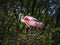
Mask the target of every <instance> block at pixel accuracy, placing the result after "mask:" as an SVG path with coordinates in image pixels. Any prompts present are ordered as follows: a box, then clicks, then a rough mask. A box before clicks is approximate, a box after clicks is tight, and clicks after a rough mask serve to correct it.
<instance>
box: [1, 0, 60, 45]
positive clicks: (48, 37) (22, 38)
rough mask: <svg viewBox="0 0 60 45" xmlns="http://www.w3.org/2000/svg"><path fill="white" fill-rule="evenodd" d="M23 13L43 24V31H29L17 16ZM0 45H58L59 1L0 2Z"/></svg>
mask: <svg viewBox="0 0 60 45" xmlns="http://www.w3.org/2000/svg"><path fill="white" fill-rule="evenodd" d="M19 13H23V14H25V15H30V16H33V17H35V18H37V19H38V20H39V21H41V22H43V23H44V25H45V26H44V29H43V30H40V32H39V33H38V31H37V30H36V29H32V30H31V31H32V34H30V31H29V30H30V29H29V28H28V27H27V26H26V25H25V24H24V23H22V22H21V21H19V18H18V15H19ZM0 44H1V45H60V0H0Z"/></svg>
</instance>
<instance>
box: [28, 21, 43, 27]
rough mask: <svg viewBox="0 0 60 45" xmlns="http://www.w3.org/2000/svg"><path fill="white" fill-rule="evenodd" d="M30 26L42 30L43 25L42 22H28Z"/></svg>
mask: <svg viewBox="0 0 60 45" xmlns="http://www.w3.org/2000/svg"><path fill="white" fill-rule="evenodd" d="M28 24H29V25H30V26H33V27H37V28H43V27H44V25H43V23H42V22H36V21H30V22H28Z"/></svg>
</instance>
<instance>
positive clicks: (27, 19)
mask: <svg viewBox="0 0 60 45" xmlns="http://www.w3.org/2000/svg"><path fill="white" fill-rule="evenodd" d="M19 19H21V22H24V23H25V24H26V25H27V26H28V27H29V28H30V27H35V28H38V29H42V28H43V27H44V24H43V23H42V22H39V21H38V20H37V19H36V18H34V17H31V16H25V17H24V15H23V13H20V14H19Z"/></svg>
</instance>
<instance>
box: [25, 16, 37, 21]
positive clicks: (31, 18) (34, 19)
mask: <svg viewBox="0 0 60 45" xmlns="http://www.w3.org/2000/svg"><path fill="white" fill-rule="evenodd" d="M24 18H28V19H30V20H33V21H38V20H37V19H36V18H34V17H31V16H25V17H24Z"/></svg>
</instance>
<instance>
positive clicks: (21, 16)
mask: <svg viewBox="0 0 60 45" xmlns="http://www.w3.org/2000/svg"><path fill="white" fill-rule="evenodd" d="M23 17H24V14H23V13H19V20H21V21H23Z"/></svg>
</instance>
